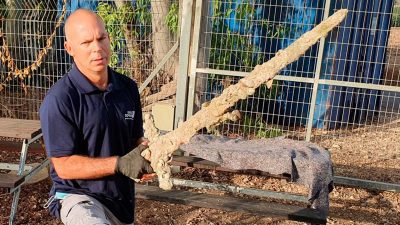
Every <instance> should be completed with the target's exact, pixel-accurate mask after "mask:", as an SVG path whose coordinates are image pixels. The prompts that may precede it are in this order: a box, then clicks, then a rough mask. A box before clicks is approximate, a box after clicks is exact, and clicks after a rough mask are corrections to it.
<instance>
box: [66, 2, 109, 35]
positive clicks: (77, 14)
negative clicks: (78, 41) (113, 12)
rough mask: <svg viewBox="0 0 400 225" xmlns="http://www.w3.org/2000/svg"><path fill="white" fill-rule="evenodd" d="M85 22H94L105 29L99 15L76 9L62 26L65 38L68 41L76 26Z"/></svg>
mask: <svg viewBox="0 0 400 225" xmlns="http://www.w3.org/2000/svg"><path fill="white" fill-rule="evenodd" d="M87 20H95V21H97V22H98V23H99V25H101V26H102V27H103V28H104V29H105V25H104V22H103V20H102V19H101V18H100V16H99V15H97V14H96V13H94V12H93V11H90V10H88V9H83V8H80V9H77V10H75V11H74V12H73V13H71V15H70V16H69V17H68V18H67V20H66V21H65V25H64V33H65V38H66V39H67V40H69V39H70V38H71V32H72V30H75V29H76V26H78V25H80V24H81V23H82V22H84V21H87Z"/></svg>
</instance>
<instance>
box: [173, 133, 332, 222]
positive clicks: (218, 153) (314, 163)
mask: <svg viewBox="0 0 400 225" xmlns="http://www.w3.org/2000/svg"><path fill="white" fill-rule="evenodd" d="M181 149H182V150H183V151H185V152H187V153H190V154H193V155H195V156H197V157H200V158H203V159H206V160H209V161H212V162H216V163H218V164H220V165H221V166H222V167H225V168H229V169H233V170H246V169H255V170H259V171H264V172H268V173H270V174H276V175H280V174H285V173H287V174H290V175H291V179H292V181H293V182H296V183H298V184H302V185H305V186H306V187H307V188H309V190H310V191H309V195H308V198H309V201H310V203H311V204H312V207H313V208H316V209H319V210H321V212H323V213H326V215H327V213H328V209H329V196H328V195H329V192H330V191H331V190H332V189H333V169H332V162H331V157H330V154H329V152H328V151H327V150H325V149H324V148H321V147H319V146H317V145H315V144H313V143H309V142H305V141H295V140H290V139H284V138H270V139H257V140H244V139H229V138H227V137H217V136H213V135H196V136H194V137H193V138H192V139H191V140H190V142H189V143H188V144H185V145H182V146H181Z"/></svg>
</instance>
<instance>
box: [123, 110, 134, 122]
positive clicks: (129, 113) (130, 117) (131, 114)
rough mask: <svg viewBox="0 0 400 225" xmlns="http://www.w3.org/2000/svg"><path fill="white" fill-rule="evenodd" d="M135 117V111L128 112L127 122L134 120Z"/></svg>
mask: <svg viewBox="0 0 400 225" xmlns="http://www.w3.org/2000/svg"><path fill="white" fill-rule="evenodd" d="M134 117H135V111H126V113H125V119H126V120H133V118H134Z"/></svg>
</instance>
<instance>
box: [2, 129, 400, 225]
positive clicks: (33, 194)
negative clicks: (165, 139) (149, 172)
mask: <svg viewBox="0 0 400 225" xmlns="http://www.w3.org/2000/svg"><path fill="white" fill-rule="evenodd" d="M393 123H395V126H393ZM393 123H392V126H389V127H382V128H381V129H379V130H374V131H364V130H356V131H355V132H347V134H345V135H344V134H341V135H339V136H338V137H336V138H330V139H321V141H319V144H320V145H321V146H323V147H325V148H327V149H329V150H330V152H331V153H332V159H333V161H334V163H335V174H336V175H339V176H351V177H356V178H363V179H370V180H377V181H384V182H392V183H397V184H399V183H400V141H399V138H400V129H399V128H400V123H399V122H398V121H397V122H396V121H395V122H393ZM43 158H44V155H43V154H40V153H35V154H30V155H29V157H28V163H31V162H38V161H40V160H42V159H43ZM10 160H11V161H14V162H17V160H18V156H17V155H16V154H15V153H14V152H12V153H10V152H4V151H3V152H0V161H2V162H4V161H10ZM176 176H177V177H180V178H187V179H189V178H190V179H193V180H203V181H208V182H210V181H212V182H218V183H227V184H235V185H241V186H246V187H256V188H260V189H268V190H276V191H286V192H291V193H301V194H306V193H307V190H306V189H305V188H304V187H301V186H298V185H295V184H292V183H288V182H286V180H281V179H276V178H266V177H260V176H253V175H240V174H233V173H226V172H216V171H209V170H199V169H193V168H186V169H185V170H184V171H182V172H181V173H179V174H177V175H176ZM50 185H51V181H50V180H49V179H46V180H44V181H41V182H40V183H36V184H33V185H27V186H25V187H24V188H23V189H22V192H21V200H20V205H19V210H18V214H17V219H16V224H61V223H60V222H59V221H57V220H56V219H54V218H51V217H50V216H49V215H48V213H47V211H46V210H45V209H44V208H43V204H44V203H45V202H46V200H47V197H48V194H47V193H48V191H49V188H50ZM0 190H1V189H0ZM193 191H199V190H193ZM209 193H212V191H209ZM330 203H331V207H330V215H329V220H328V224H399V221H400V205H399V203H400V193H393V192H381V191H369V190H365V189H359V188H351V187H343V186H336V188H335V190H334V191H333V192H332V193H331V194H330ZM10 204H11V196H10V195H9V194H6V193H5V192H4V190H1V192H0V205H1V209H0V224H6V223H7V220H8V215H9V210H10ZM265 204H268V202H267V201H266V203H265ZM136 224H166V225H167V224H187V225H191V224H207V225H212V224H218V225H222V224H249V225H250V224H251V225H253V224H302V223H297V222H293V221H285V220H279V219H273V218H268V217H261V216H254V215H252V214H248V213H239V212H226V211H221V210H214V209H207V208H197V207H192V206H185V205H178V204H169V203H161V202H154V201H147V200H137V203H136Z"/></svg>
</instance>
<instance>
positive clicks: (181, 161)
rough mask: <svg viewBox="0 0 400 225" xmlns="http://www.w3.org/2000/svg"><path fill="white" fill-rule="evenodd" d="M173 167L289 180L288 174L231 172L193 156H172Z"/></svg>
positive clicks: (251, 171) (247, 171)
mask: <svg viewBox="0 0 400 225" xmlns="http://www.w3.org/2000/svg"><path fill="white" fill-rule="evenodd" d="M170 164H171V165H173V166H184V167H193V168H199V169H211V170H218V171H225V172H232V173H242V174H251V175H261V176H267V177H274V178H279V179H290V174H270V173H267V172H263V171H258V170H232V169H228V168H224V167H221V166H220V165H219V164H218V163H216V162H212V161H208V160H205V159H202V158H198V157H193V156H173V157H172V161H171V163H170Z"/></svg>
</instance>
